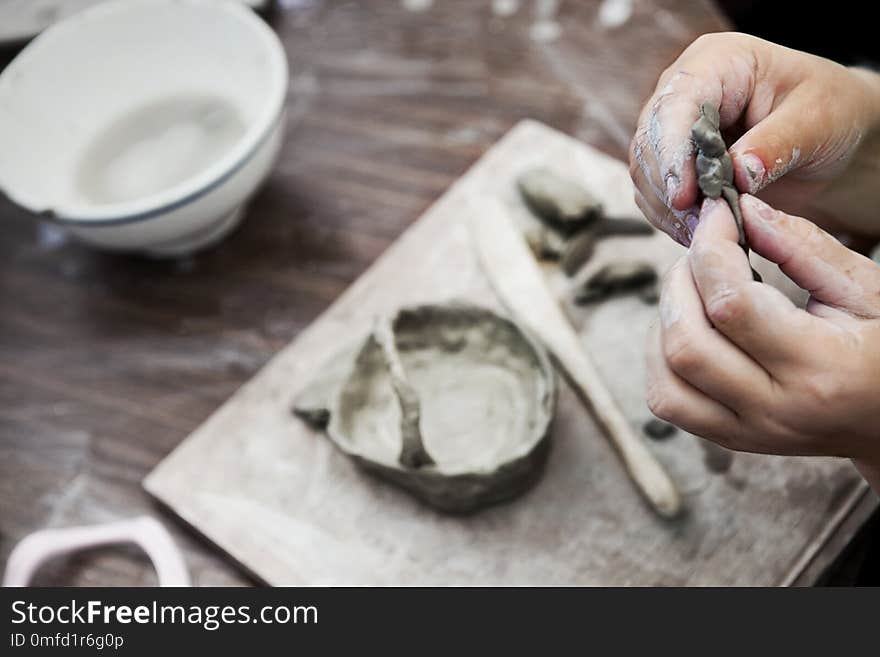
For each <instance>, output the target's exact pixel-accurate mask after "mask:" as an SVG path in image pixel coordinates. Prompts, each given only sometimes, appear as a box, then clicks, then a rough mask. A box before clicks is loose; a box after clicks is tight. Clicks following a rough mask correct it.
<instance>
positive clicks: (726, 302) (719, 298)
mask: <svg viewBox="0 0 880 657" xmlns="http://www.w3.org/2000/svg"><path fill="white" fill-rule="evenodd" d="M747 311H748V303H747V300H746V298H745V294H743V290H742V288H736V287H734V288H725V289H723V290H720V291H718V292H716V293H715V294H713V295H712V297H711V298H710V299H709V300H708V301H707V302H706V316H707V317H708V318H709V321H710V322H711V323H712V325H713V326H730V325H736V324H739V323H741V322H742V320H743V319H744V317H745V316H746V313H747Z"/></svg>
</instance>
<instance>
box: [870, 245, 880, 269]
mask: <svg viewBox="0 0 880 657" xmlns="http://www.w3.org/2000/svg"><path fill="white" fill-rule="evenodd" d="M871 260H873V261H874V262H876V263H877V264H878V265H880V244H878V245H877V246H875V247H874V250H873V251H871Z"/></svg>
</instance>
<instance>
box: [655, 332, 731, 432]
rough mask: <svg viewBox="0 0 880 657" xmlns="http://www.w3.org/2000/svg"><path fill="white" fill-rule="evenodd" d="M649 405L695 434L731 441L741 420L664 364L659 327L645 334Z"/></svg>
mask: <svg viewBox="0 0 880 657" xmlns="http://www.w3.org/2000/svg"><path fill="white" fill-rule="evenodd" d="M647 403H648V408H649V409H650V410H651V412H652V413H653V414H654V415H656V416H657V417H658V418H660V419H661V420H665V421H666V422H670V423H671V424H674V425H675V426H677V427H680V428H682V429H684V430H685V431H688V432H690V433H692V434H694V435H696V436H702V437H703V438H708V439H709V440H715V441H717V442H721V443H722V444H733V443H734V442H735V439H736V436H737V435H738V434H739V433H740V421H739V418H738V417H737V416H736V414H735V413H733V411H731V410H730V409H728V408H725V407H724V406H723V405H721V404H719V403H718V402H717V401H715V400H713V399H710V398H709V397H707V396H706V395H704V394H703V393H702V392H700V391H699V390H697V389H696V388H694V387H693V386H692V385H690V384H689V383H687V382H686V381H684V380H683V379H681V378H680V377H679V376H677V375H676V374H675V373H674V372H672V370H670V369H669V368H668V367H667V365H666V359H665V358H664V357H663V346H662V344H661V341H660V330H659V328H658V327H657V326H654V327H652V329H651V332H650V334H649V336H648V392H647Z"/></svg>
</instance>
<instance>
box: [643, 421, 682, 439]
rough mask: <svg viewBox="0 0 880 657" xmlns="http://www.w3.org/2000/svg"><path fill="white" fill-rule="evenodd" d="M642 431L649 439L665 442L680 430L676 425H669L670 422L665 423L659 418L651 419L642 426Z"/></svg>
mask: <svg viewBox="0 0 880 657" xmlns="http://www.w3.org/2000/svg"><path fill="white" fill-rule="evenodd" d="M642 431H644V432H645V435H646V436H648V438H653V439H654V440H665V439H666V438H669V437H671V436H673V435H674V434H675V432H676V431H678V429H677V428H676V427H675V425H674V424H669V422H664V421H663V420H660V419H658V418H656V417H655V418H651V419H650V420H648V421H647V422H645V424H644V425H643V426H642Z"/></svg>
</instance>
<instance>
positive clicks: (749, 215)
mask: <svg viewBox="0 0 880 657" xmlns="http://www.w3.org/2000/svg"><path fill="white" fill-rule="evenodd" d="M740 209H741V210H742V215H743V223H744V225H745V230H746V236H747V237H748V240H749V246H750V247H751V248H752V249H753V250H754V251H755V252H756V253H759V254H760V255H762V256H764V257H765V258H767V259H768V260H770V261H772V262H775V263H776V264H777V265H779V268H780V269H781V270H782V271H783V272H785V275H786V276H788V277H789V278H790V279H791V280H792V281H794V282H795V283H796V284H797V285H798V286H799V287H801V288H803V289H805V290H807V291H809V292H810V294H811V295H812V297H813V299H814V300H815V301H820V302H822V303H824V304H826V305H829V306H833V307H835V308H838V309H840V310H844V311H847V312H849V313H851V314H853V315H858V316H861V317H871V318H880V266H878V265H877V264H876V263H875V262H874V261H872V260H870V259H869V258H866V257H865V256H863V255H860V254H858V253H856V252H855V251H851V250H850V249H848V248H846V247H845V246H844V245H843V244H841V243H840V242H838V241H837V240H836V239H835V238H834V237H833V236H831V235H830V234H829V233H826V232H825V231H824V230H822V229H821V228H819V227H818V226H816V224H814V223H813V222H811V221H808V220H807V219H802V218H801V217H795V216H793V215H789V214H785V213H784V212H780V211H778V210H775V209H774V208H772V207H770V206H769V205H767V204H766V203H764V202H763V201H762V200H760V199H758V198H756V197H754V196H750V195H747V194H744V195H743V196H741V197H740Z"/></svg>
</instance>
